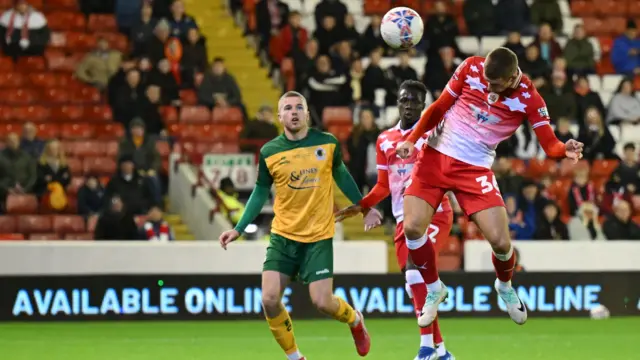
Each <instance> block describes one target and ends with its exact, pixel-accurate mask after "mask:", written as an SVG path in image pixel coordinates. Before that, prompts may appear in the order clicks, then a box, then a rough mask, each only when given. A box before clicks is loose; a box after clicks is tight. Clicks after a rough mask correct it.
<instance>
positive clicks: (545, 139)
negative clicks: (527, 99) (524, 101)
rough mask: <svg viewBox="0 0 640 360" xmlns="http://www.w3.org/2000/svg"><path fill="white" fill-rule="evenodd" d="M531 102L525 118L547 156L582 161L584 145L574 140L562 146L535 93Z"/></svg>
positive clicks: (543, 106)
mask: <svg viewBox="0 0 640 360" xmlns="http://www.w3.org/2000/svg"><path fill="white" fill-rule="evenodd" d="M531 102H532V105H533V106H529V107H528V110H527V118H528V120H529V123H530V124H531V127H532V128H533V131H535V133H536V136H537V137H538V141H539V142H540V146H542V149H543V150H544V152H545V153H546V154H547V156H549V157H551V158H556V159H559V158H563V157H567V158H569V159H571V160H573V161H574V162H578V160H580V159H582V149H583V148H584V144H583V143H581V142H579V141H576V140H569V141H567V142H566V143H564V144H563V143H562V142H561V141H560V140H558V138H557V137H556V134H555V133H554V132H553V129H552V128H551V125H550V122H551V118H550V117H549V111H548V110H547V104H546V103H545V101H544V99H542V96H540V94H539V93H538V92H537V91H535V92H534V94H533V99H532V101H531Z"/></svg>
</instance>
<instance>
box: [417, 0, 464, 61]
mask: <svg viewBox="0 0 640 360" xmlns="http://www.w3.org/2000/svg"><path fill="white" fill-rule="evenodd" d="M433 10H434V13H433V14H432V15H429V17H428V18H427V23H426V25H425V29H424V32H425V38H426V39H428V41H429V44H428V48H427V57H432V56H434V57H437V56H438V54H439V52H440V49H441V48H443V47H452V48H454V49H457V43H456V36H458V34H459V31H458V23H457V22H456V20H455V19H454V17H453V16H452V15H451V14H449V13H447V5H446V4H445V3H444V1H436V2H435V4H434V8H433Z"/></svg>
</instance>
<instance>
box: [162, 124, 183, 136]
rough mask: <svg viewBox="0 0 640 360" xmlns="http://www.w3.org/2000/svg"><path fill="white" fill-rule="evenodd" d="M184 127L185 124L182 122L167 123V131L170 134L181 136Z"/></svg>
mask: <svg viewBox="0 0 640 360" xmlns="http://www.w3.org/2000/svg"><path fill="white" fill-rule="evenodd" d="M185 126H186V125H185ZM183 127H184V126H183V125H182V124H180V123H173V124H167V127H166V129H167V132H168V133H169V136H180V133H181V132H182V128H183Z"/></svg>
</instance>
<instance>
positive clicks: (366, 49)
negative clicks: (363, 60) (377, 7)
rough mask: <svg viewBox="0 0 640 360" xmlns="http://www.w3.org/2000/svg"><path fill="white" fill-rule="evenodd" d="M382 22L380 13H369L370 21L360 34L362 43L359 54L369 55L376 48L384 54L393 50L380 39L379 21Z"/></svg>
mask: <svg viewBox="0 0 640 360" xmlns="http://www.w3.org/2000/svg"><path fill="white" fill-rule="evenodd" d="M381 22H382V18H381V17H380V15H376V14H374V15H371V23H370V24H369V26H367V28H366V29H365V31H364V34H362V45H361V46H360V55H361V56H365V57H366V56H369V55H370V54H371V53H372V52H373V51H376V50H377V49H382V50H383V53H384V54H390V53H392V52H393V51H392V50H391V48H390V47H389V45H387V43H386V42H384V39H382V34H381V33H380V23H381Z"/></svg>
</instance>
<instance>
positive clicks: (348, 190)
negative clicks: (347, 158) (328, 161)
mask: <svg viewBox="0 0 640 360" xmlns="http://www.w3.org/2000/svg"><path fill="white" fill-rule="evenodd" d="M333 179H334V180H335V182H336V184H337V185H338V188H340V190H341V191H342V192H343V193H344V195H345V196H346V197H347V198H348V199H349V200H350V201H351V203H353V204H358V203H359V202H360V201H361V200H362V193H360V189H358V185H356V182H355V181H354V180H353V177H352V176H351V174H350V173H349V170H347V167H346V166H345V165H344V162H343V161H342V150H340V142H338V139H335V149H334V150H333Z"/></svg>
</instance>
